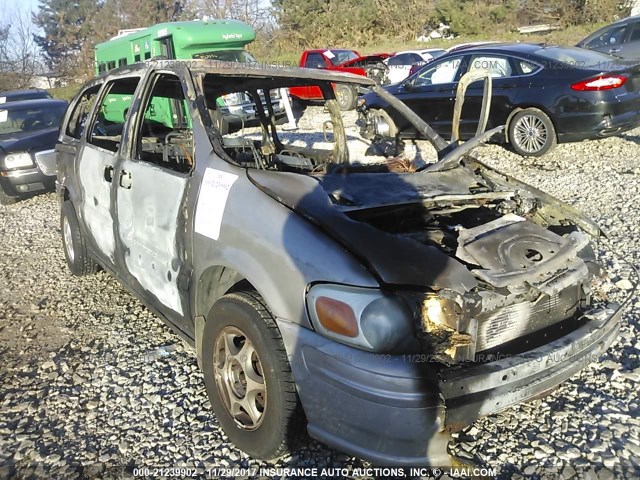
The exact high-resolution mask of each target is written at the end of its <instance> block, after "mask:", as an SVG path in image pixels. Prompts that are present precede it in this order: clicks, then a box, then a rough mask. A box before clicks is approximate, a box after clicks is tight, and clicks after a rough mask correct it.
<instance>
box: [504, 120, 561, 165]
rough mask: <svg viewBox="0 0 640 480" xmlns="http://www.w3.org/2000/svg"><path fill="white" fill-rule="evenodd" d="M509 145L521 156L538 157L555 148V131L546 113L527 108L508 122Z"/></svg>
mask: <svg viewBox="0 0 640 480" xmlns="http://www.w3.org/2000/svg"><path fill="white" fill-rule="evenodd" d="M509 143H511V146H512V147H513V149H514V150H515V151H516V153H519V154H520V155H522V156H525V157H540V156H542V155H544V154H545V153H548V152H550V151H551V150H552V149H553V148H554V147H555V146H556V144H557V140H556V130H555V128H554V126H553V122H551V119H550V118H549V117H548V116H547V114H546V113H544V112H543V111H542V110H538V109H537V108H527V109H524V110H522V111H520V112H518V113H516V114H515V115H514V116H513V118H512V119H511V122H509Z"/></svg>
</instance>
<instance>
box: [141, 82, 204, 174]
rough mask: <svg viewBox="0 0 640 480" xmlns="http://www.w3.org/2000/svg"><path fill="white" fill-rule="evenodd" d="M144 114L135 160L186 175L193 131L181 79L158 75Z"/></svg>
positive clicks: (189, 168) (190, 157)
mask: <svg viewBox="0 0 640 480" xmlns="http://www.w3.org/2000/svg"><path fill="white" fill-rule="evenodd" d="M143 111H144V115H143V117H142V119H141V121H140V123H139V126H138V128H137V135H136V151H135V154H134V157H135V158H137V159H138V160H142V161H145V162H149V163H153V164H155V165H158V166H161V167H163V168H168V169H170V170H174V171H176V172H180V173H187V172H189V171H190V170H191V168H192V167H193V130H192V122H191V116H190V114H189V111H188V108H187V104H186V100H185V96H184V91H183V89H182V83H181V82H180V79H179V78H178V77H176V76H175V75H170V74H160V75H158V76H157V77H156V78H155V80H154V86H153V89H152V90H151V94H150V95H149V97H148V98H147V99H146V101H145V106H144V110H143Z"/></svg>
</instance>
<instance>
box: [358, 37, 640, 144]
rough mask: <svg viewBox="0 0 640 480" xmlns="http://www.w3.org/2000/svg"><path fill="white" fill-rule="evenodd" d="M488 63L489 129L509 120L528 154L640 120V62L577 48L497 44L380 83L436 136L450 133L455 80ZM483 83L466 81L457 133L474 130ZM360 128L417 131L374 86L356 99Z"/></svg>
mask: <svg viewBox="0 0 640 480" xmlns="http://www.w3.org/2000/svg"><path fill="white" fill-rule="evenodd" d="M482 69H484V70H488V71H489V72H490V74H491V77H492V83H493V95H492V100H491V110H490V115H489V122H488V125H487V129H490V128H493V127H497V126H499V125H506V128H505V134H504V137H503V140H504V141H505V142H507V143H510V144H511V146H512V147H513V149H514V150H515V151H516V152H517V153H519V154H521V155H527V156H540V155H543V154H545V153H547V152H548V151H549V150H551V149H552V148H553V147H554V146H555V145H556V143H563V142H576V141H581V140H585V139H593V138H600V137H607V136H610V135H616V134H618V133H621V132H624V131H626V130H630V129H632V128H635V127H637V126H639V125H640V67H638V66H629V64H628V63H627V64H624V63H623V62H620V60H619V59H616V58H615V57H612V56H609V55H605V54H602V53H599V52H593V51H589V50H583V49H580V48H575V47H557V46H545V45H533V44H497V45H487V46H483V47H475V48H466V49H463V50H460V51H457V52H453V53H449V54H447V55H444V56H442V57H440V58H438V59H437V60H436V61H434V62H432V63H430V64H429V65H427V66H426V67H424V68H423V69H421V70H419V71H418V72H416V73H414V74H413V75H411V76H410V77H409V78H407V80H405V81H404V82H402V83H400V84H397V85H389V86H387V87H385V89H386V90H387V91H389V92H390V93H391V94H393V95H395V96H396V97H398V98H399V99H400V100H402V101H403V102H404V103H406V104H407V105H409V106H410V107H411V108H412V109H413V110H414V111H415V112H416V113H417V114H418V115H419V116H420V117H421V118H422V119H424V120H425V121H426V122H427V123H429V124H430V125H431V126H432V127H434V129H435V130H436V131H437V132H438V133H439V134H441V135H443V136H445V137H447V138H449V137H450V136H451V129H452V120H453V106H454V101H455V95H456V88H457V85H458V81H459V80H460V78H461V77H462V75H463V74H465V73H467V72H469V71H473V70H482ZM482 92H483V86H482V82H481V81H478V82H475V83H473V84H472V85H471V86H469V88H468V90H467V94H466V97H465V103H464V108H463V111H462V118H461V122H460V135H461V137H462V139H468V138H471V137H473V135H474V134H475V132H476V128H477V126H478V118H479V114H480V107H481V103H482ZM358 110H359V112H360V119H359V122H360V125H361V128H362V132H361V133H362V135H363V136H365V137H367V138H371V137H373V136H374V135H376V134H377V135H381V136H385V137H395V136H396V135H398V134H399V135H400V136H401V137H409V138H411V137H415V136H416V130H415V129H414V128H413V127H412V126H411V125H409V124H408V123H407V121H406V120H405V119H404V117H402V116H401V115H399V114H398V113H397V112H396V111H395V110H394V109H393V108H392V107H390V106H389V105H388V104H387V102H386V101H384V100H383V99H382V98H380V97H379V96H378V95H377V94H375V93H368V94H366V95H364V96H363V97H362V98H361V99H360V102H359V107H358Z"/></svg>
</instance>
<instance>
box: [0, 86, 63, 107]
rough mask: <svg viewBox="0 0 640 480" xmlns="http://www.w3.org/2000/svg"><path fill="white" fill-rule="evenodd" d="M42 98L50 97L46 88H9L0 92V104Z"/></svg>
mask: <svg viewBox="0 0 640 480" xmlns="http://www.w3.org/2000/svg"><path fill="white" fill-rule="evenodd" d="M43 98H51V95H49V92H47V91H46V90H37V89H30V90H10V91H7V92H0V104H1V103H7V102H19V101H22V100H38V99H43Z"/></svg>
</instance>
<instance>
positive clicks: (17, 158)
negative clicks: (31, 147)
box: [4, 152, 33, 170]
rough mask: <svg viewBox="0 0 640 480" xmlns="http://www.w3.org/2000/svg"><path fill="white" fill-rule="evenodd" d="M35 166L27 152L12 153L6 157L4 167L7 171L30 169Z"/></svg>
mask: <svg viewBox="0 0 640 480" xmlns="http://www.w3.org/2000/svg"><path fill="white" fill-rule="evenodd" d="M32 165H33V160H31V155H29V154H28V153H27V152H21V153H10V154H8V155H7V156H6V157H4V166H5V168H6V169H7V170H9V169H12V168H20V167H30V166H32Z"/></svg>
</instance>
